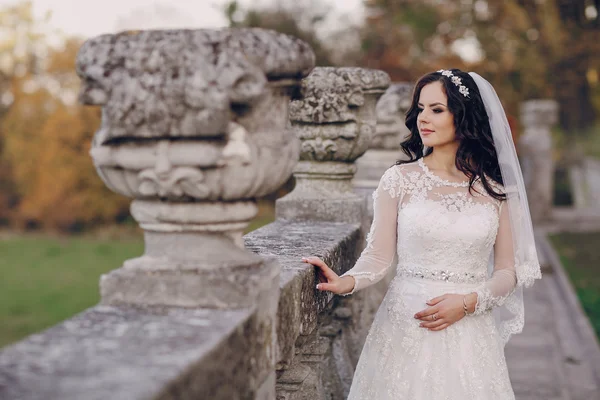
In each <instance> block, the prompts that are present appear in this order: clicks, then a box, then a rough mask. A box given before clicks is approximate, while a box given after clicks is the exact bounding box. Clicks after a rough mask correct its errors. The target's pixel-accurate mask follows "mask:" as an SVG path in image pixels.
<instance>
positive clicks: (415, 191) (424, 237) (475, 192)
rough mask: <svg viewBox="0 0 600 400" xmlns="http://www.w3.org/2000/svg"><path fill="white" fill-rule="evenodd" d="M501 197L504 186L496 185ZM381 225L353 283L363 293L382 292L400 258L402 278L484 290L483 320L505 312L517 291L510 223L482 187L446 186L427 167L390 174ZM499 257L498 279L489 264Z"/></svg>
mask: <svg viewBox="0 0 600 400" xmlns="http://www.w3.org/2000/svg"><path fill="white" fill-rule="evenodd" d="M495 189H496V190H497V191H502V187H501V186H500V185H495ZM373 200H374V201H373V204H374V217H373V223H372V225H371V230H370V232H369V234H368V236H367V246H366V248H365V249H364V251H363V252H362V254H361V256H360V258H359V260H358V261H357V263H356V265H355V266H354V267H353V268H352V269H350V270H349V271H348V272H346V273H345V274H343V275H342V276H353V277H354V279H355V286H354V289H353V290H352V292H350V293H347V294H351V293H354V292H355V291H357V290H360V289H363V288H365V287H367V286H370V285H372V284H375V283H376V282H377V281H379V280H380V279H381V278H383V276H385V274H386V272H387V271H388V270H389V268H390V267H391V266H392V263H393V260H394V255H395V254H397V255H398V264H397V274H398V275H406V276H413V277H415V276H416V277H421V278H424V279H434V280H445V281H451V282H457V283H462V282H464V283H481V285H480V287H479V289H478V290H477V294H478V302H477V307H476V313H482V312H485V311H488V310H490V309H491V308H492V307H493V306H495V305H500V304H502V303H503V301H504V300H505V299H506V297H507V296H508V295H510V294H511V293H512V290H513V289H514V287H515V285H516V273H515V265H514V256H513V251H512V238H511V230H510V221H509V219H508V215H507V212H506V210H503V207H502V203H503V202H501V201H499V200H496V199H494V198H493V197H491V196H490V195H489V194H488V193H487V192H486V191H485V189H484V188H483V185H482V184H481V183H480V182H479V181H477V182H476V183H475V185H474V187H473V188H472V189H471V190H469V182H468V181H463V182H456V181H449V180H444V179H442V178H441V177H439V176H438V175H436V174H434V173H432V172H431V171H430V170H429V169H428V168H427V165H426V164H425V163H424V161H423V159H419V160H418V161H416V162H413V163H410V164H402V165H396V166H393V167H391V168H389V169H388V170H387V171H386V172H385V173H384V175H383V176H382V178H381V180H380V182H379V186H378V188H377V190H375V192H373ZM492 255H493V262H494V264H493V265H494V268H493V274H492V276H491V277H489V276H488V264H489V263H490V260H491V258H490V257H491V256H492Z"/></svg>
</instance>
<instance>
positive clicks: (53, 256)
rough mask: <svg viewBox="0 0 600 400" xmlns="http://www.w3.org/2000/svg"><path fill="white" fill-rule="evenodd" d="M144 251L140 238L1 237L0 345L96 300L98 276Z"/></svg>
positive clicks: (45, 325)
mask: <svg viewBox="0 0 600 400" xmlns="http://www.w3.org/2000/svg"><path fill="white" fill-rule="evenodd" d="M142 252H143V241H142V239H141V238H139V239H123V240H121V241H117V240H114V239H112V240H111V239H90V238H52V237H46V236H35V237H29V236H27V237H13V238H6V239H3V240H0V347H1V346H4V345H7V344H9V343H12V342H14V341H16V340H19V339H21V338H23V337H25V336H27V335H29V334H32V333H35V332H38V331H40V330H42V329H45V328H48V327H50V326H52V325H54V324H56V323H57V322H60V321H62V320H64V319H66V318H69V317H71V316H73V315H74V314H76V313H78V312H80V311H83V310H84V309H86V308H88V307H91V306H93V305H94V304H96V303H97V302H98V301H99V299H100V296H99V290H98V281H99V277H100V275H101V274H103V273H105V272H108V271H110V270H112V269H115V268H118V267H120V266H121V265H122V263H123V261H124V260H126V259H128V258H132V257H136V256H138V255H140V254H142Z"/></svg>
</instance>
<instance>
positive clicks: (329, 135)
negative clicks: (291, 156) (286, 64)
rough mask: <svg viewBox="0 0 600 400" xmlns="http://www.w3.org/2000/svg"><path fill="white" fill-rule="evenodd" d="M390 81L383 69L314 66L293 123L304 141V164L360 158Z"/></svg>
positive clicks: (295, 105) (294, 110) (294, 106)
mask: <svg viewBox="0 0 600 400" xmlns="http://www.w3.org/2000/svg"><path fill="white" fill-rule="evenodd" d="M389 83H390V79H389V76H388V75H387V74H386V73H385V72H383V71H378V70H369V69H364V68H333V67H317V68H315V69H314V70H313V72H312V73H311V74H310V75H309V76H308V77H306V78H305V79H304V80H302V86H301V95H300V98H299V99H297V100H294V101H292V103H291V105H290V120H291V121H292V126H293V128H294V130H295V132H296V134H297V135H298V137H300V140H301V141H302V152H301V156H300V160H301V161H305V160H309V161H312V160H315V161H343V162H352V161H354V160H356V158H358V157H360V156H361V155H362V154H363V153H364V151H365V150H366V149H367V147H368V145H369V143H370V142H371V139H372V138H373V135H374V134H375V125H376V120H377V118H376V114H375V104H376V103H377V100H378V99H379V97H380V96H381V95H382V94H383V92H384V91H385V89H386V88H387V87H388V86H389Z"/></svg>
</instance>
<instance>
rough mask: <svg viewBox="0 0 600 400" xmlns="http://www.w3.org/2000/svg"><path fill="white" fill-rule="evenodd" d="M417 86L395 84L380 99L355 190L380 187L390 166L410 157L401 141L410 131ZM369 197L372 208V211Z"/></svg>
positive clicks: (360, 191) (358, 171) (363, 191)
mask: <svg viewBox="0 0 600 400" xmlns="http://www.w3.org/2000/svg"><path fill="white" fill-rule="evenodd" d="M412 91H413V85H412V84H410V83H406V82H399V83H394V84H392V85H391V86H390V87H389V88H388V90H386V92H385V93H384V95H383V96H382V97H381V99H380V100H379V101H378V102H377V110H376V111H377V130H376V134H375V137H374V138H373V140H372V141H371V145H370V146H369V150H367V151H366V153H365V154H364V155H363V156H362V157H360V158H359V159H358V160H356V166H357V171H356V175H355V176H354V188H355V191H356V192H358V193H362V194H366V195H368V194H370V193H371V192H373V190H375V188H377V185H378V183H379V179H380V178H381V176H382V175H383V173H384V172H385V170H386V169H388V168H389V167H390V166H392V165H394V164H395V163H396V161H398V160H400V159H407V156H406V154H404V152H402V149H401V148H400V143H402V142H403V141H404V140H405V139H406V138H407V137H408V136H409V135H410V131H409V130H408V128H407V127H406V125H405V123H404V119H405V115H406V112H407V111H408V109H409V108H410V104H411V101H412ZM372 208H373V207H372V204H371V198H370V197H369V207H368V209H369V210H370V211H372Z"/></svg>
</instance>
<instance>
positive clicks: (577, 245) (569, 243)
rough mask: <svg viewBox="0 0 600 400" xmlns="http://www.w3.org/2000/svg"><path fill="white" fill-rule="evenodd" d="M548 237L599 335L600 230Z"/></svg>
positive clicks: (599, 336)
mask: <svg viewBox="0 0 600 400" xmlns="http://www.w3.org/2000/svg"><path fill="white" fill-rule="evenodd" d="M550 240H551V242H552V245H553V246H554V248H555V249H556V250H557V251H558V254H559V256H560V259H561V262H562V263H563V265H564V267H565V269H566V271H567V274H568V275H569V278H570V279H571V282H572V283H573V285H574V286H575V290H576V291H577V296H578V297H579V301H580V302H581V304H582V306H583V309H584V310H585V312H586V314H587V315H588V317H589V318H590V321H591V322H592V326H593V327H594V329H595V331H596V335H597V336H598V338H600V232H597V233H562V234H558V235H553V236H551V237H550Z"/></svg>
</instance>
